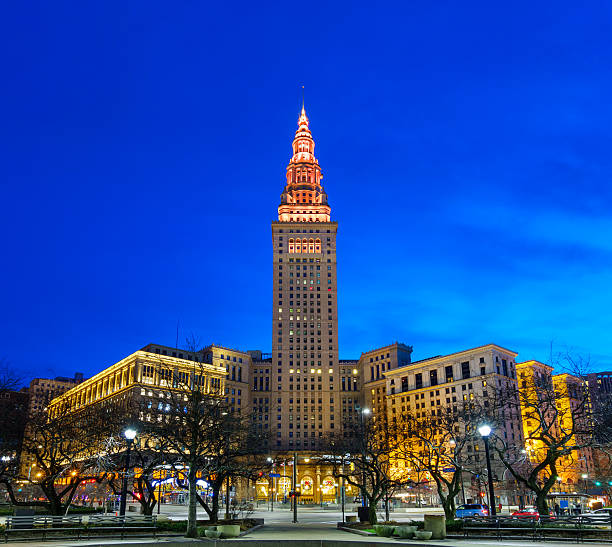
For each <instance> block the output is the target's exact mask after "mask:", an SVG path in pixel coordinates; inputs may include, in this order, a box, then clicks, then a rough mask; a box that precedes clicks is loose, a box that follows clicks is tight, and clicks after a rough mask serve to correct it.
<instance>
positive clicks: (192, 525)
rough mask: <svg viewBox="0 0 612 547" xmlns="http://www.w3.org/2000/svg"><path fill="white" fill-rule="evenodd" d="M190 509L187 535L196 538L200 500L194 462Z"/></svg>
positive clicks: (190, 481) (190, 482)
mask: <svg viewBox="0 0 612 547" xmlns="http://www.w3.org/2000/svg"><path fill="white" fill-rule="evenodd" d="M188 480H189V511H188V513H187V532H186V533H185V537H189V538H196V537H198V521H197V509H198V505H197V504H198V500H197V498H196V494H197V488H196V469H195V466H194V465H193V464H192V465H190V466H189V475H188Z"/></svg>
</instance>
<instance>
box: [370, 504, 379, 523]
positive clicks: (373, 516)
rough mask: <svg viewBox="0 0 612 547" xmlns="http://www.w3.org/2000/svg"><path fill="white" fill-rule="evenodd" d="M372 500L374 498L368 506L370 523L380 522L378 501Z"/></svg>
mask: <svg viewBox="0 0 612 547" xmlns="http://www.w3.org/2000/svg"><path fill="white" fill-rule="evenodd" d="M371 502H372V500H370V505H369V506H368V509H369V511H368V520H369V521H370V524H376V523H377V522H378V517H377V516H376V503H371Z"/></svg>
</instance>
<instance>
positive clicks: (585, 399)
mask: <svg viewBox="0 0 612 547" xmlns="http://www.w3.org/2000/svg"><path fill="white" fill-rule="evenodd" d="M554 365H555V368H557V370H571V371H572V374H569V373H564V374H560V375H557V376H552V374H550V373H549V372H546V371H545V372H542V371H536V372H534V373H525V372H523V373H521V376H520V377H519V379H518V390H516V389H515V388H509V389H507V390H505V391H504V392H503V393H500V395H499V397H498V399H497V401H496V406H497V410H498V415H499V416H501V417H502V418H503V417H504V415H516V414H519V415H522V419H523V422H524V423H526V426H527V427H526V431H527V434H526V435H525V448H524V449H523V448H522V447H519V446H517V445H516V444H515V443H513V442H509V441H508V440H506V439H504V438H502V437H501V436H500V435H495V436H494V437H493V438H492V446H493V448H494V450H495V452H496V453H497V454H498V456H499V458H500V460H501V461H502V463H503V464H504V465H505V467H506V468H507V469H508V471H509V472H510V473H511V475H512V476H513V477H514V479H515V480H516V482H517V483H518V484H519V485H524V486H525V487H526V488H528V489H529V490H531V491H532V492H533V493H534V494H535V498H536V500H535V503H536V506H537V508H538V510H539V511H540V513H542V514H547V513H548V504H547V500H546V496H547V495H548V494H549V492H550V491H551V490H552V488H553V486H554V485H555V483H556V479H557V476H558V475H559V473H560V472H561V470H562V469H563V468H565V467H567V466H569V465H571V464H572V462H576V460H577V458H578V454H579V451H582V450H587V449H588V450H590V449H591V448H593V447H594V446H595V445H596V436H595V427H594V426H595V423H594V421H593V419H592V418H593V417H592V414H591V406H590V398H589V393H588V389H587V386H586V383H585V381H584V379H583V378H584V373H585V366H586V365H587V360H585V359H582V358H576V357H573V356H572V355H570V354H564V355H562V356H560V357H558V358H557V359H556V360H555V362H554ZM546 370H547V369H546Z"/></svg>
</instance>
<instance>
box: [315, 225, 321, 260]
mask: <svg viewBox="0 0 612 547" xmlns="http://www.w3.org/2000/svg"><path fill="white" fill-rule="evenodd" d="M317 220H319V219H317ZM320 252H321V240H320V239H319V238H317V240H316V241H315V253H320Z"/></svg>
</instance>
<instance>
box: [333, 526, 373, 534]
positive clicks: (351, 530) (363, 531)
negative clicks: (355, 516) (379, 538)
mask: <svg viewBox="0 0 612 547" xmlns="http://www.w3.org/2000/svg"><path fill="white" fill-rule="evenodd" d="M338 530H342V531H343V532H350V533H351V534H357V535H360V536H376V534H373V533H372V532H366V531H365V530H356V529H355V528H345V527H344V526H338Z"/></svg>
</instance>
